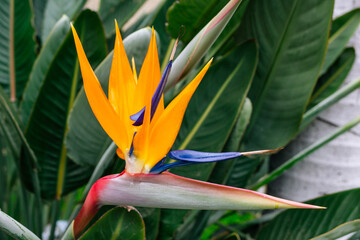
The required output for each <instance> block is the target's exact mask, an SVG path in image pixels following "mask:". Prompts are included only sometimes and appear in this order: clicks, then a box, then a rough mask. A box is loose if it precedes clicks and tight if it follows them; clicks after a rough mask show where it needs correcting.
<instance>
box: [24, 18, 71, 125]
mask: <svg viewBox="0 0 360 240" xmlns="http://www.w3.org/2000/svg"><path fill="white" fill-rule="evenodd" d="M69 29H70V19H69V18H68V17H67V16H65V15H64V16H62V17H61V18H60V20H59V21H58V22H57V23H56V24H55V26H54V28H53V29H52V31H51V33H50V35H49V37H48V39H47V41H46V42H45V43H44V45H43V48H42V49H41V52H40V54H39V56H38V57H37V59H36V61H35V62H34V65H33V68H32V70H31V74H30V77H29V81H28V83H27V85H26V88H25V90H24V96H23V100H22V103H21V107H20V109H21V118H22V121H23V123H24V124H25V125H26V123H27V121H28V118H29V115H30V113H31V110H32V107H33V104H34V102H35V100H36V98H37V96H38V94H39V90H40V88H41V85H42V83H43V82H44V80H45V77H46V74H47V71H48V69H49V66H50V65H51V62H52V61H53V60H54V56H55V54H56V53H57V50H58V49H59V46H60V45H61V43H62V42H63V41H64V39H65V37H66V35H67V34H68V32H69Z"/></svg>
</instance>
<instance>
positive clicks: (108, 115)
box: [71, 26, 130, 152]
mask: <svg viewBox="0 0 360 240" xmlns="http://www.w3.org/2000/svg"><path fill="white" fill-rule="evenodd" d="M71 29H72V32H73V35H74V40H75V46H76V50H77V53H78V58H79V62H80V69H81V74H82V76H83V82H84V90H85V93H86V96H87V98H88V101H89V104H90V107H91V109H92V111H93V112H94V114H95V116H96V118H97V120H98V121H99V123H100V125H101V126H102V128H103V129H104V130H105V132H106V133H107V134H108V135H109V136H110V138H111V139H112V140H113V141H114V142H115V144H116V145H117V146H118V147H119V148H121V150H122V151H123V152H124V151H125V150H126V149H128V148H129V146H130V145H129V139H128V136H127V134H126V127H125V126H124V124H123V122H122V121H121V119H120V118H119V116H118V115H117V114H116V112H115V110H114V109H113V108H112V106H111V104H110V102H109V101H108V99H107V98H106V95H105V93H104V91H103V90H102V88H101V85H100V83H99V81H98V79H97V78H96V76H95V73H94V71H93V70H92V68H91V66H90V63H89V61H88V59H87V57H86V55H85V52H84V49H83V47H82V45H81V42H80V39H79V37H78V35H77V33H76V30H75V28H74V27H73V26H71Z"/></svg>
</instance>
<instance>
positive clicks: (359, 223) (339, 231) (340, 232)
mask: <svg viewBox="0 0 360 240" xmlns="http://www.w3.org/2000/svg"><path fill="white" fill-rule="evenodd" d="M355 231H360V219H357V220H353V221H349V222H347V223H343V224H341V225H339V226H337V227H335V228H334V229H332V230H330V231H329V232H327V233H323V234H321V235H320V236H317V237H315V238H312V239H311V240H329V239H338V238H340V237H344V236H345V235H347V234H349V233H352V232H355Z"/></svg>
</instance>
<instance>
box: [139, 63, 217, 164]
mask: <svg viewBox="0 0 360 240" xmlns="http://www.w3.org/2000/svg"><path fill="white" fill-rule="evenodd" d="M211 62H212V60H210V61H209V62H208V63H207V64H206V65H205V67H204V68H203V69H202V70H201V71H200V73H199V74H198V75H197V76H196V77H195V78H194V80H192V81H191V82H190V83H189V85H187V86H186V87H185V88H184V90H183V91H181V93H180V94H179V95H178V96H177V97H176V98H175V99H174V100H173V101H171V103H170V104H169V105H168V106H167V107H166V109H165V110H164V112H163V114H162V115H161V116H160V118H159V120H157V121H156V122H152V125H153V124H154V125H153V127H152V128H151V133H150V140H149V152H148V158H147V159H146V166H145V168H146V169H151V168H152V167H153V166H154V165H155V164H156V163H157V162H158V161H160V160H161V159H162V158H163V157H165V155H166V154H167V153H168V152H169V151H170V148H171V146H172V145H173V144H174V141H175V138H176V136H177V134H178V132H179V129H180V126H181V122H182V119H183V117H184V113H185V110H186V107H187V105H188V103H189V101H190V98H191V97H192V95H193V93H194V92H195V90H196V88H197V86H198V85H199V83H200V81H201V80H202V78H203V77H204V75H205V73H206V71H207V70H208V69H209V67H210V64H211Z"/></svg>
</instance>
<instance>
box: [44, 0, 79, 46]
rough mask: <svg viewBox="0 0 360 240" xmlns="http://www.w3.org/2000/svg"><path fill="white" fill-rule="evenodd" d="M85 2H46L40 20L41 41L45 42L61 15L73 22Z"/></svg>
mask: <svg viewBox="0 0 360 240" xmlns="http://www.w3.org/2000/svg"><path fill="white" fill-rule="evenodd" d="M85 3H86V0H47V3H46V7H45V10H44V15H43V19H42V29H41V41H42V42H44V41H46V38H47V37H48V35H49V33H50V32H51V29H52V28H53V27H54V25H55V23H56V22H57V21H58V20H59V19H60V18H61V16H62V15H67V16H69V18H70V19H71V20H73V19H74V18H75V17H76V16H77V14H78V13H79V11H80V10H81V9H82V8H83V6H84V4H85Z"/></svg>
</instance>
